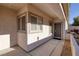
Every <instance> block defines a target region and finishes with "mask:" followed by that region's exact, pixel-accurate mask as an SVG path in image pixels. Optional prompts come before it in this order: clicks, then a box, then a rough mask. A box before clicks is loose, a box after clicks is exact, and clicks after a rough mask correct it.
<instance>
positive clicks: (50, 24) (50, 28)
mask: <svg viewBox="0 0 79 59" xmlns="http://www.w3.org/2000/svg"><path fill="white" fill-rule="evenodd" d="M52 32H53V31H52V23H51V22H49V33H52Z"/></svg>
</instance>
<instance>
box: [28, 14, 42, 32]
mask: <svg viewBox="0 0 79 59" xmlns="http://www.w3.org/2000/svg"><path fill="white" fill-rule="evenodd" d="M30 16H34V17H36V18H37V24H36V27H37V29H36V30H31V25H32V24H31V22H30V23H29V25H30V28H29V30H30V33H38V32H42V30H43V18H42V30H39V29H38V23H39V17H41V16H38V15H35V14H34V13H30V14H29V17H30ZM29 20H30V19H29ZM30 21H31V20H30Z"/></svg>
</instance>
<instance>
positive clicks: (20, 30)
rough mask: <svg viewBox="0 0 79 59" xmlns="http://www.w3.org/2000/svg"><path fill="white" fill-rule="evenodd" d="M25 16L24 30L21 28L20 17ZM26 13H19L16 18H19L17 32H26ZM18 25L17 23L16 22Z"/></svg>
mask: <svg viewBox="0 0 79 59" xmlns="http://www.w3.org/2000/svg"><path fill="white" fill-rule="evenodd" d="M23 16H25V30H22V17H23ZM26 16H27V15H26V14H25V13H23V14H21V15H19V16H18V17H17V18H18V19H20V29H17V31H18V32H26ZM17 25H18V24H17Z"/></svg>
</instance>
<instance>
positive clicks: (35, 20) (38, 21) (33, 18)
mask: <svg viewBox="0 0 79 59" xmlns="http://www.w3.org/2000/svg"><path fill="white" fill-rule="evenodd" d="M29 23H30V32H39V31H42V23H43V18H42V17H40V16H37V15H35V14H33V13H32V14H29Z"/></svg>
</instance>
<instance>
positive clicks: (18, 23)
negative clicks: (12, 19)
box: [17, 18, 20, 30]
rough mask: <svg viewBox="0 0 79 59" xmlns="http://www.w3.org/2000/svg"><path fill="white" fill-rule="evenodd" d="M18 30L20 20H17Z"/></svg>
mask: <svg viewBox="0 0 79 59" xmlns="http://www.w3.org/2000/svg"><path fill="white" fill-rule="evenodd" d="M17 25H18V30H20V19H19V18H18V20H17Z"/></svg>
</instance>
